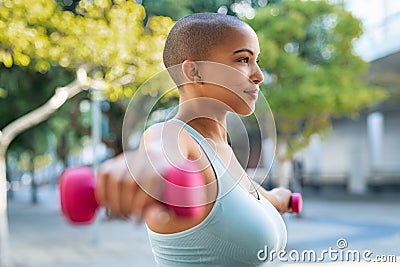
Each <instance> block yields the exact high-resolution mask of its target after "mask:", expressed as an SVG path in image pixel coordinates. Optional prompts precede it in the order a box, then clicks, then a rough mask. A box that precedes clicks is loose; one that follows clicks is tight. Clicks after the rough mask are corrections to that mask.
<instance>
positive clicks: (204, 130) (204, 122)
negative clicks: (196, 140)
mask: <svg viewBox="0 0 400 267" xmlns="http://www.w3.org/2000/svg"><path fill="white" fill-rule="evenodd" d="M226 116H227V112H226V111H222V110H216V109H214V108H213V107H212V105H210V103H208V101H207V99H204V100H202V99H196V100H191V101H187V102H181V103H180V105H179V109H178V113H177V115H176V118H177V119H179V120H182V121H184V122H186V123H187V124H189V125H190V126H191V127H193V128H194V129H195V130H196V131H198V132H199V133H200V134H201V135H202V136H204V137H205V138H209V139H211V140H213V141H214V142H217V143H219V142H224V143H227V130H226Z"/></svg>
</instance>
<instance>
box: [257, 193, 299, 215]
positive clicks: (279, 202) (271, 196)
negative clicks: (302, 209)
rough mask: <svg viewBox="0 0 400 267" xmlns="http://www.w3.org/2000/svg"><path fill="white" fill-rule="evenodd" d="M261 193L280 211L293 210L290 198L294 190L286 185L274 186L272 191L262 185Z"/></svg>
mask: <svg viewBox="0 0 400 267" xmlns="http://www.w3.org/2000/svg"><path fill="white" fill-rule="evenodd" d="M260 192H261V194H262V195H263V196H264V197H265V198H266V199H268V201H269V202H271V204H272V205H273V206H274V207H275V208H276V209H277V210H278V211H279V212H280V213H285V212H291V208H290V198H291V196H292V192H291V191H290V190H289V189H287V188H284V187H278V188H274V189H272V190H270V191H267V190H265V189H264V188H262V187H260Z"/></svg>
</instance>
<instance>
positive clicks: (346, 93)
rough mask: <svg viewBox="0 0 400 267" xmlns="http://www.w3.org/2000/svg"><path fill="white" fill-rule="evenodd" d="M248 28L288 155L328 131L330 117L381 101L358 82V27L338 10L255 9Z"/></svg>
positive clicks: (300, 4) (377, 92)
mask: <svg viewBox="0 0 400 267" xmlns="http://www.w3.org/2000/svg"><path fill="white" fill-rule="evenodd" d="M249 23H250V25H251V26H252V27H253V28H254V29H255V30H256V32H257V34H258V36H259V41H260V47H261V55H260V66H261V67H262V69H263V70H265V74H266V82H265V83H264V84H263V85H262V90H264V91H265V92H266V94H267V97H268V101H269V104H270V106H271V109H272V111H273V113H274V116H275V120H276V125H277V131H278V135H279V137H280V138H281V139H283V140H286V141H287V142H288V143H289V145H290V147H291V148H292V151H290V152H293V151H295V150H297V149H298V148H300V147H302V146H304V145H306V144H307V143H308V141H309V137H310V136H311V135H312V134H314V133H316V132H321V131H322V130H325V129H327V128H329V127H330V126H331V122H330V120H331V118H332V117H338V116H344V115H350V116H354V115H356V114H357V112H359V111H360V109H361V108H363V107H366V106H368V105H372V104H373V103H376V102H378V101H381V100H382V99H383V98H384V97H385V96H386V94H385V92H384V91H383V90H382V89H381V88H378V87H373V86H369V85H368V84H366V83H365V82H364V80H363V79H362V78H361V77H362V75H363V74H364V73H365V71H366V69H367V67H368V65H367V63H366V62H364V61H363V60H362V59H361V58H360V57H358V56H357V55H355V54H354V51H353V41H354V39H356V38H358V37H359V36H360V35H361V34H362V28H361V23H360V21H359V20H357V19H355V18H354V17H353V16H352V15H351V14H350V13H349V12H347V11H345V10H343V9H342V8H341V7H340V6H336V5H331V4H329V3H327V2H326V1H300V0H293V1H282V2H281V3H277V4H271V5H268V6H266V7H264V8H260V9H258V10H257V12H256V16H255V18H254V19H253V20H250V21H249ZM289 154H290V153H289Z"/></svg>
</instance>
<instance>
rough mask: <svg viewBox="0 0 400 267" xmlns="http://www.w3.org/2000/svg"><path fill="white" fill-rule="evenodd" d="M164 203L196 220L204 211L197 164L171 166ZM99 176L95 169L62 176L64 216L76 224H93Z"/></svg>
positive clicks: (67, 173) (177, 212)
mask: <svg viewBox="0 0 400 267" xmlns="http://www.w3.org/2000/svg"><path fill="white" fill-rule="evenodd" d="M164 178H165V179H166V181H168V182H169V183H168V182H166V183H165V186H164V195H163V200H164V201H165V203H166V204H165V205H166V206H167V207H168V208H169V209H171V210H173V211H174V212H175V214H177V215H178V216H187V217H195V216H197V215H199V214H201V212H202V211H203V210H204V204H205V201H206V198H205V193H204V190H205V189H204V188H203V185H204V179H203V177H202V175H201V173H200V172H199V171H196V168H195V164H194V162H193V161H190V160H188V161H186V162H185V164H184V166H182V167H181V168H177V167H170V168H169V169H168V170H167V171H166V173H165V175H164ZM94 191H95V176H94V173H93V171H92V169H91V168H89V167H78V168H69V169H67V170H65V171H64V172H63V174H62V175H61V177H60V200H61V209H62V213H63V214H64V216H65V217H66V218H67V219H68V221H69V222H71V223H73V224H90V223H92V221H93V219H94V218H95V216H96V213H97V209H98V208H99V206H100V205H99V204H98V203H97V201H96V198H95V192H94Z"/></svg>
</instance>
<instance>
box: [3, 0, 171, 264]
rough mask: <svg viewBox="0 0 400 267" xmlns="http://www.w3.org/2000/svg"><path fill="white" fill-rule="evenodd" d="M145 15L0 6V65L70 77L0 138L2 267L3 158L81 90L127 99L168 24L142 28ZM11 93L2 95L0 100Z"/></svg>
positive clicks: (127, 5)
mask: <svg viewBox="0 0 400 267" xmlns="http://www.w3.org/2000/svg"><path fill="white" fill-rule="evenodd" d="M144 16H145V12H144V9H143V7H142V6H140V5H138V4H136V3H135V2H134V1H127V0H115V1H111V0H94V1H89V0H87V1H81V2H80V3H79V5H78V6H77V7H76V9H75V13H73V12H71V11H63V10H62V9H61V8H60V7H59V6H58V5H57V4H56V2H54V1H52V0H38V1H34V2H32V1H29V0H20V1H13V0H4V1H2V3H1V5H0V62H2V63H3V65H4V66H5V67H7V68H10V67H12V66H13V65H18V66H21V67H23V68H26V69H32V70H35V71H38V72H40V73H46V72H47V71H49V70H50V69H51V68H54V67H55V66H59V67H61V68H63V69H66V70H69V71H70V72H72V73H73V74H74V76H75V78H74V79H73V80H72V81H70V82H69V83H68V84H66V85H63V86H62V87H58V88H57V89H56V90H55V93H54V95H53V96H51V97H50V99H49V100H48V101H47V102H44V103H43V102H42V104H41V106H40V107H38V108H36V109H34V110H31V111H30V112H29V113H27V114H25V115H23V116H21V117H19V118H17V119H16V120H14V121H11V122H9V123H8V124H7V125H5V126H4V127H3V128H2V131H1V132H0V194H1V195H0V197H1V199H0V203H1V205H0V246H1V247H0V265H2V266H7V264H8V262H7V261H8V258H7V257H8V254H7V253H8V252H7V249H8V248H7V246H8V241H7V236H8V234H7V232H8V230H7V216H6V208H7V205H6V203H7V197H6V192H7V191H6V165H5V155H6V151H7V148H8V146H9V144H10V143H11V142H12V141H13V139H14V138H15V137H16V136H17V135H18V134H19V133H21V132H23V131H25V130H26V129H28V128H30V127H32V126H34V125H36V124H38V123H40V122H42V121H44V120H46V119H47V118H48V117H49V116H50V115H51V114H53V113H54V112H55V111H56V110H58V109H59V108H60V107H61V106H62V105H63V104H64V103H65V102H66V100H68V99H69V98H71V97H73V96H75V95H76V94H78V93H79V92H81V91H82V90H84V89H88V88H93V89H96V90H103V91H104V93H105V95H106V96H107V97H108V99H110V100H111V101H117V100H118V99H119V98H122V97H129V96H132V95H133V93H134V92H135V90H136V88H137V87H138V86H139V85H140V84H141V83H142V82H143V81H144V80H146V79H147V78H148V77H149V76H150V75H151V74H153V73H155V72H156V71H157V70H159V69H161V68H162V63H161V51H162V46H163V44H164V40H165V37H166V35H167V33H168V30H169V28H170V27H171V26H172V20H171V19H169V18H165V17H152V18H151V19H150V20H149V21H148V22H147V24H146V27H145V28H144V27H143V19H144ZM9 90H12V89H11V88H3V89H2V90H1V92H2V95H3V96H5V95H7V94H8V91H9ZM31 90H32V92H35V91H39V90H42V88H33V87H32V88H31ZM53 90H54V89H53ZM53 92H54V91H53ZM10 109H11V107H10Z"/></svg>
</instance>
